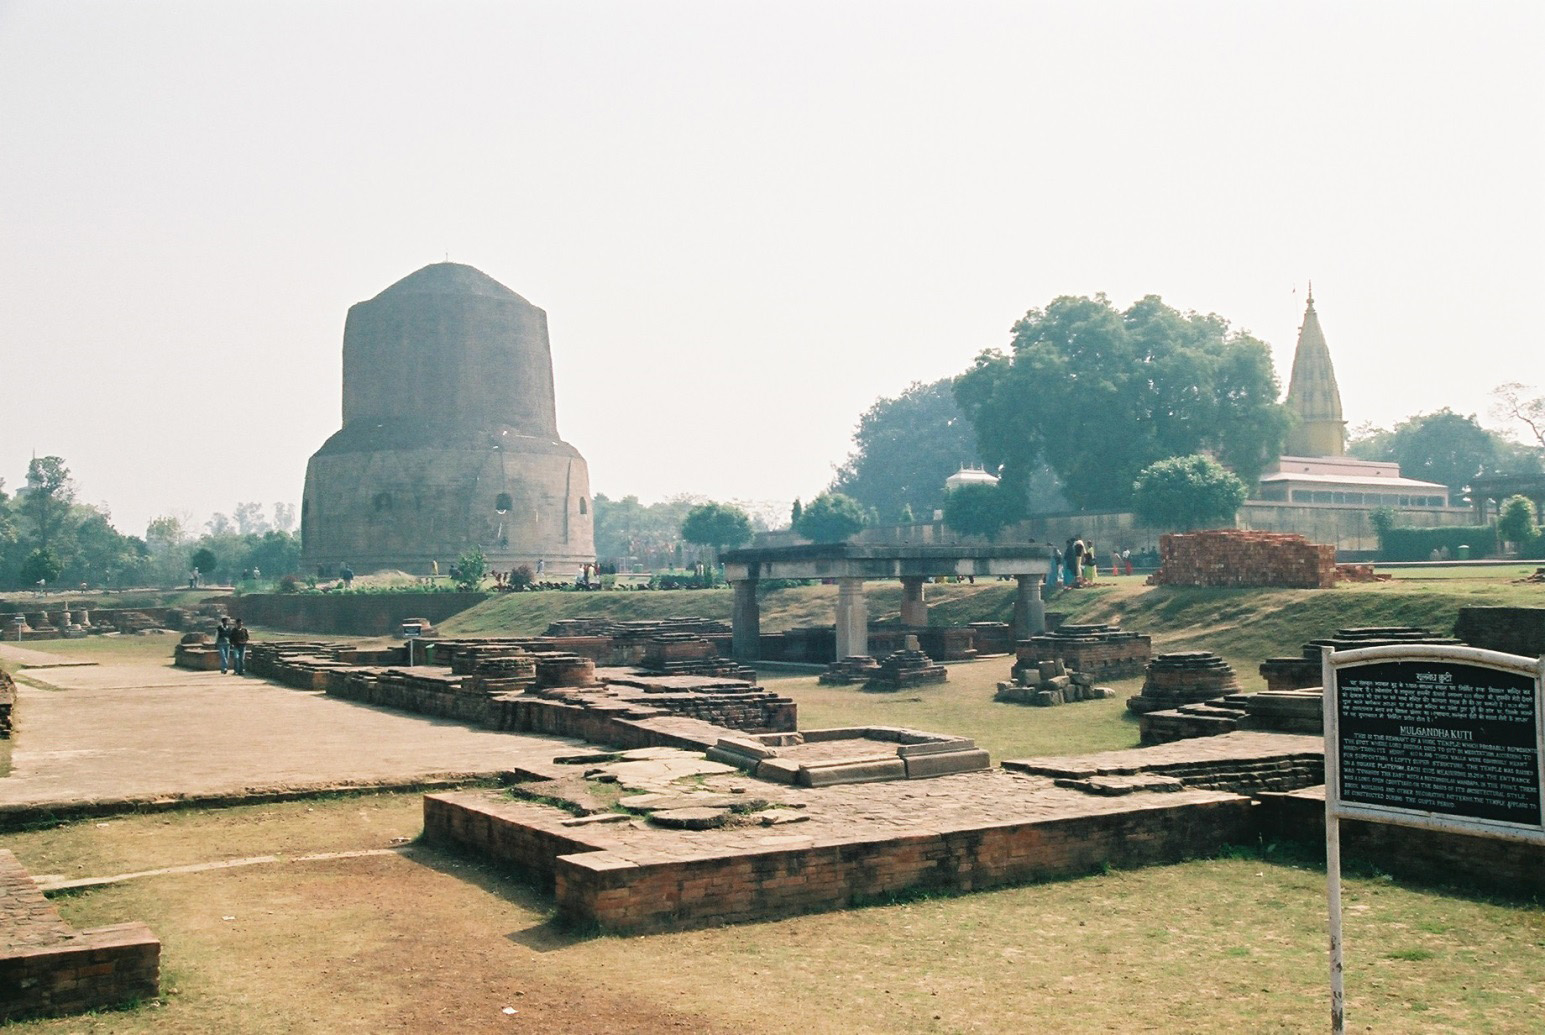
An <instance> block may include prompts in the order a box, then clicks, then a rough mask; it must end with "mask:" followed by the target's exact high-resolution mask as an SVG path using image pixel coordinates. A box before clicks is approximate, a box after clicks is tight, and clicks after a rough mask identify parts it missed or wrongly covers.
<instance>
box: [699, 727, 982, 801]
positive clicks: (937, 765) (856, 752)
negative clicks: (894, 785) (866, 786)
mask: <svg viewBox="0 0 1545 1035" xmlns="http://www.w3.org/2000/svg"><path fill="white" fill-rule="evenodd" d="M708 757H709V758H711V759H713V760H714V761H716V762H724V763H726V764H728V765H733V766H735V767H736V768H739V769H744V770H745V771H746V772H748V773H750V774H752V775H754V776H756V777H757V779H760V780H771V781H773V782H774V783H786V784H797V785H799V786H801V787H827V786H830V785H832V784H837V783H875V782H880V781H886V780H921V779H927V778H929V777H934V776H947V775H949V774H951V773H968V772H974V771H976V770H979V769H986V768H987V767H988V765H989V764H990V762H989V760H988V757H987V752H985V751H983V750H981V749H980V748H978V747H977V746H976V744H975V742H974V741H971V740H967V739H966V738H964V737H955V736H950V735H949V734H944V733H924V732H922V731H921V730H908V729H898V728H895V727H890V726H862V727H850V728H844V729H829V730H806V731H805V732H803V733H785V734H767V735H763V736H742V737H722V738H720V740H719V741H718V743H716V744H715V745H714V746H713V747H712V748H710V749H709V751H708Z"/></svg>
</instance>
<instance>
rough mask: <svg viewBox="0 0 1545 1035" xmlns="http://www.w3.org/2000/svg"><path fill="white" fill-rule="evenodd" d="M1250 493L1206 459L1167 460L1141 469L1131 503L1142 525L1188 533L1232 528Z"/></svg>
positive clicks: (1193, 455) (1236, 480)
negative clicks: (1200, 529)
mask: <svg viewBox="0 0 1545 1035" xmlns="http://www.w3.org/2000/svg"><path fill="white" fill-rule="evenodd" d="M1248 495H1249V490H1248V489H1247V488H1246V487H1245V483H1244V482H1242V481H1240V480H1239V478H1238V477H1237V476H1236V475H1234V474H1232V473H1230V472H1229V471H1227V470H1226V469H1224V467H1223V465H1221V464H1219V463H1218V462H1217V461H1216V460H1214V459H1212V458H1211V457H1209V456H1202V455H1200V454H1194V453H1193V454H1192V455H1190V456H1176V457H1170V458H1169V459H1168V460H1159V461H1157V462H1155V463H1152V464H1149V465H1148V466H1147V467H1145V468H1143V470H1142V472H1141V473H1139V474H1138V476H1137V481H1136V483H1135V484H1134V485H1133V486H1132V502H1133V506H1134V509H1135V510H1136V512H1137V516H1138V518H1139V519H1141V520H1142V521H1143V522H1144V523H1145V524H1148V525H1153V526H1155V527H1158V528H1172V529H1178V530H1180V531H1190V530H1192V529H1198V528H1215V527H1218V526H1220V525H1226V526H1228V527H1230V528H1232V527H1233V525H1234V515H1235V514H1237V513H1238V512H1239V508H1240V505H1241V504H1243V503H1244V501H1245V497H1246V496H1248Z"/></svg>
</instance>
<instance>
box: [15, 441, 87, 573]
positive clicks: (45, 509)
mask: <svg viewBox="0 0 1545 1035" xmlns="http://www.w3.org/2000/svg"><path fill="white" fill-rule="evenodd" d="M74 502H75V485H74V482H72V481H71V479H70V469H69V468H68V467H66V466H64V461H63V460H62V459H60V458H59V457H57V456H39V457H33V458H32V462H31V463H29V464H28V465H27V491H26V494H25V495H23V496H22V497H21V498H20V499H19V500H18V503H19V507H18V509H19V510H20V511H21V514H22V516H23V517H24V518H26V519H27V521H28V522H30V523H31V526H32V537H31V538H32V543H33V545H34V546H35V547H37V548H38V549H42V550H46V549H48V548H49V547H50V546H53V545H54V543H55V540H56V538H58V536H59V535H60V533H62V532H63V531H64V530H65V527H66V525H67V524H68V520H69V516H70V506H71V504H73V503H74Z"/></svg>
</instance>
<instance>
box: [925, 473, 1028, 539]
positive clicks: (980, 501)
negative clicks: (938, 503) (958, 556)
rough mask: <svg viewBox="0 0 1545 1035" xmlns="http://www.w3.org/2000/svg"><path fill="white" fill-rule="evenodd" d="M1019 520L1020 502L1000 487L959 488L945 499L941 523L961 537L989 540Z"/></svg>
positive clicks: (969, 486) (975, 485)
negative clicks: (972, 536) (977, 537)
mask: <svg viewBox="0 0 1545 1035" xmlns="http://www.w3.org/2000/svg"><path fill="white" fill-rule="evenodd" d="M1020 516H1021V511H1020V506H1019V501H1018V500H1017V499H1015V497H1014V496H1013V495H1012V494H1011V493H1009V492H1008V491H1007V490H1005V489H1004V488H1003V486H1002V485H989V484H987V483H985V482H978V483H975V484H970V485H962V486H960V487H959V488H956V489H952V490H950V492H949V494H948V495H946V496H945V497H944V523H945V524H946V525H948V526H949V527H950V528H952V529H954V530H955V531H956V532H959V533H960V534H961V535H980V536H986V537H987V538H989V539H991V538H992V537H993V536H995V535H997V534H998V533H999V532H1001V531H1002V530H1003V529H1004V527H1005V526H1007V525H1011V524H1013V523H1014V522H1015V521H1017V520H1019V518H1020Z"/></svg>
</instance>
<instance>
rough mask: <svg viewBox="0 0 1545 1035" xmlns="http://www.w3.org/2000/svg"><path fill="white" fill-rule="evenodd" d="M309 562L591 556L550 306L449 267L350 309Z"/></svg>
mask: <svg viewBox="0 0 1545 1035" xmlns="http://www.w3.org/2000/svg"><path fill="white" fill-rule="evenodd" d="M301 540H302V549H303V552H304V559H305V563H306V565H307V566H308V568H315V569H318V570H320V571H321V572H323V573H324V574H331V573H333V572H334V571H336V570H337V569H338V568H339V567H340V566H341V565H343V564H345V563H346V564H348V565H350V566H351V567H352V568H353V569H354V570H355V571H357V572H361V573H363V572H369V571H378V570H382V569H398V570H401V571H407V572H410V573H413V574H426V575H427V574H429V573H430V572H431V571H433V570H434V569H435V568H436V567H438V569H439V571H441V572H442V573H445V572H448V571H449V570H450V565H451V564H452V563H454V562H455V560H456V558H457V557H458V556H460V555H461V554H462V553H463V552H464V551H466V550H467V549H468V548H470V547H473V546H478V547H481V549H482V551H483V554H484V556H485V557H486V558H487V559H488V563H489V565H490V566H491V567H493V568H497V569H500V570H503V569H506V568H513V567H518V566H520V565H523V564H529V565H530V566H531V567H532V568H533V569H538V568H541V569H542V570H544V571H545V572H547V573H550V574H554V575H557V574H568V573H572V572H574V571H577V570H578V569H579V567H580V565H582V564H584V563H586V562H588V561H593V560H595V535H594V529H593V524H592V515H591V498H590V476H589V472H588V470H587V468H586V466H585V459H584V457H582V456H580V454H579V451H578V450H577V449H575V448H574V447H573V446H571V445H569V444H568V443H567V442H565V441H563V440H562V439H561V438H559V437H558V420H557V410H556V406H555V404H554V401H553V364H552V350H551V347H550V346H549V344H548V340H547V314H546V313H545V312H544V311H543V310H541V309H539V308H538V307H536V306H534V305H532V304H531V303H530V302H528V301H526V300H525V299H524V298H522V297H520V296H519V295H517V294H516V293H515V292H513V291H511V290H510V289H509V288H507V287H505V286H504V285H503V284H500V283H499V282H498V281H496V280H494V279H493V278H492V277H489V276H488V275H487V274H484V273H482V272H480V271H479V270H475V269H473V268H472V267H471V266H463V265H461V264H459V263H452V262H442V263H436V264H434V265H432V266H425V267H424V268H423V269H421V270H419V271H418V272H417V273H413V274H411V275H409V276H407V277H404V278H403V279H402V280H399V281H398V282H397V283H395V284H393V285H392V286H391V287H389V288H387V289H386V290H385V291H383V292H381V293H380V294H379V295H377V296H376V297H374V298H372V299H370V300H369V301H367V302H360V303H358V304H357V305H355V306H353V307H352V308H350V309H349V315H348V319H347V321H346V322H345V324H344V330H343V427H342V428H341V429H340V430H339V431H337V432H336V433H335V434H334V435H333V436H332V437H331V438H329V439H328V440H327V441H326V442H325V443H323V445H322V448H321V449H319V450H317V451H316V453H315V454H314V455H313V456H312V457H311V461H310V463H309V464H308V465H307V467H306V489H305V495H304V496H303V498H302V500H301Z"/></svg>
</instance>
